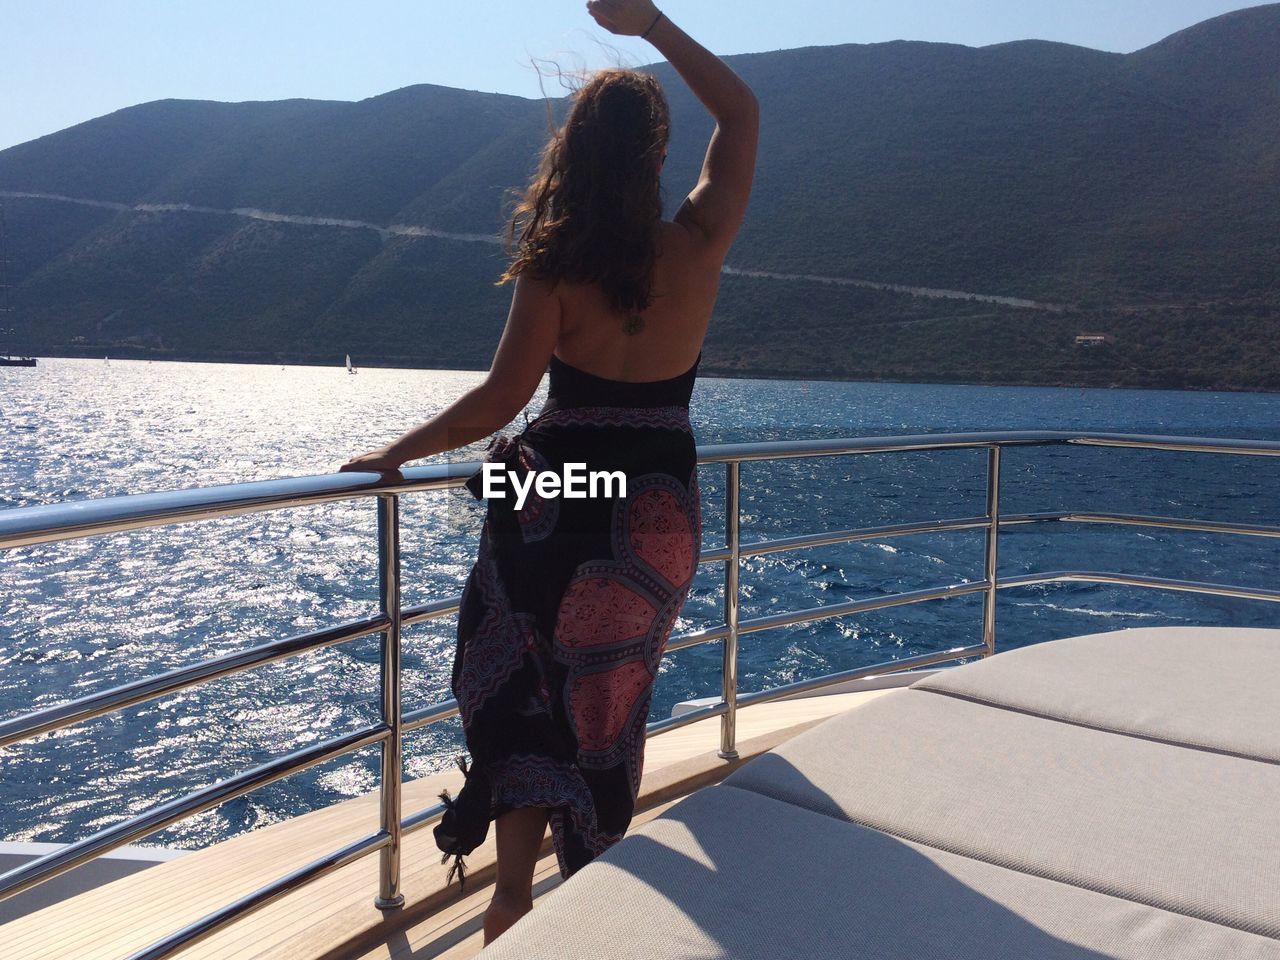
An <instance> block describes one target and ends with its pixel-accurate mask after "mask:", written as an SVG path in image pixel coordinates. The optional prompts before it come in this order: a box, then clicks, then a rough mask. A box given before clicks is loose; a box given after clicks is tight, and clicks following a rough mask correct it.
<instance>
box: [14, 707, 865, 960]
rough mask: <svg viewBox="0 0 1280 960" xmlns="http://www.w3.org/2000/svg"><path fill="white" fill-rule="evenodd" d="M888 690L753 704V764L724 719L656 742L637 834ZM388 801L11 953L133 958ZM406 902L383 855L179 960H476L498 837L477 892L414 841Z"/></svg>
mask: <svg viewBox="0 0 1280 960" xmlns="http://www.w3.org/2000/svg"><path fill="white" fill-rule="evenodd" d="M886 692H888V691H887V690H864V691H859V692H851V693H833V694H828V695H825V696H813V697H807V698H801V699H793V700H782V701H776V702H772V703H764V704H759V705H756V706H752V707H747V708H743V709H742V710H740V711H739V713H738V720H737V727H738V751H739V759H738V760H734V761H726V760H722V759H720V758H719V757H718V756H717V754H716V750H717V747H718V745H719V738H720V721H719V719H718V718H714V717H713V718H710V719H706V720H702V721H699V722H697V723H693V724H690V725H688V726H686V727H682V728H679V729H676V730H672V731H670V732H668V733H664V734H662V735H661V736H658V737H655V738H653V739H652V740H651V741H650V742H649V744H648V746H647V748H646V758H645V772H644V780H643V783H642V785H641V792H640V798H639V802H638V804H637V814H636V817H635V820H634V825H636V826H638V825H640V824H642V823H645V822H648V821H649V820H650V819H652V818H653V817H656V816H657V815H658V814H660V813H661V812H662V811H663V810H665V809H666V808H667V807H668V806H670V805H671V804H672V803H673V802H675V800H677V799H678V798H679V797H681V796H683V795H684V794H686V793H688V792H690V791H691V790H694V789H697V788H698V787H700V786H705V785H707V784H710V783H714V782H717V781H718V780H720V779H722V778H723V777H725V776H727V775H728V774H729V773H731V772H732V771H733V770H734V769H736V768H737V767H739V766H741V764H742V763H743V762H745V761H746V760H748V759H750V758H751V757H753V756H756V755H758V754H760V753H762V752H764V751H766V750H769V749H772V748H773V747H775V746H777V745H778V744H779V743H782V742H783V741H785V740H787V739H789V738H790V737H792V736H794V735H795V734H797V733H800V732H801V731H803V730H805V729H807V728H808V727H811V726H813V725H814V724H816V723H818V722H820V721H822V720H824V719H826V718H828V717H831V716H834V715H835V714H838V713H842V712H844V711H845V710H849V709H851V708H853V707H855V706H858V705H860V704H862V703H865V702H867V701H868V700H871V699H874V698H876V697H878V696H880V695H882V694H883V693H886ZM461 783H462V774H461V772H459V771H451V772H449V773H444V774H440V775H437V776H431V777H424V778H422V779H419V780H415V781H411V782H408V783H406V784H405V785H404V797H405V810H406V811H414V810H419V809H423V808H425V807H428V806H430V805H432V804H433V803H435V802H436V799H437V794H438V793H439V791H440V790H441V789H442V788H443V787H449V788H450V790H456V789H458V788H459V787H460V786H461ZM377 804H378V798H377V796H376V794H370V795H367V796H363V797H358V798H355V799H352V800H348V801H345V802H343V803H340V804H335V805H334V806H332V807H328V808H325V809H323V810H317V811H314V812H312V813H308V814H305V815H303V816H300V817H295V818H292V819H290V820H287V821H284V822H282V823H277V824H273V825H271V826H268V827H264V828H263V829H261V830H256V831H254V832H252V833H249V834H245V835H242V836H239V837H235V838H232V839H230V840H226V841H224V842H222V843H218V844H216V845H214V846H212V847H209V848H207V849H204V850H200V851H197V852H194V853H191V854H188V855H186V856H182V857H179V858H177V859H175V860H172V861H169V862H166V863H161V864H159V865H157V866H154V867H150V868H148V869H146V870H142V871H141V872H139V873H136V874H133V875H131V876H128V877H124V878H122V879H119V880H116V881H114V882H112V883H109V884H106V885H105V886H102V887H98V888H95V889H92V890H89V891H86V892H84V893H81V894H79V895H77V896H75V897H72V898H70V899H67V900H64V901H61V902H59V903H55V904H52V905H50V906H47V907H44V908H43V909H40V910H37V911H35V912H34V913H30V914H27V915H26V916H24V917H20V918H18V919H16V920H13V921H11V922H10V923H7V924H4V925H3V926H0V945H2V946H0V956H3V957H4V958H6V960H7V958H14V960H17V958H21V960H65V958H68V957H74V958H76V960H121V958H124V957H128V956H131V955H132V954H134V953H136V952H137V951H140V950H143V949H145V948H146V947H147V946H148V945H149V944H151V943H153V942H155V941H156V940H158V939H159V938H161V937H163V936H164V935H166V934H168V933H171V932H172V931H174V930H177V929H179V928H181V927H183V926H185V925H186V924H188V923H191V922H193V921H195V920H197V919H199V918H200V917H202V916H204V915H205V914H207V913H209V912H211V911H212V910H214V909H217V908H218V907H220V906H222V905H223V904H226V903H228V902H230V901H232V900H235V899H236V898H238V897H241V896H244V895H245V894H248V893H250V892H251V891H253V890H255V889H256V888H258V887H260V886H262V885H264V884H266V883H267V882H269V881H271V880H272V879H274V878H276V877H278V876H281V875H282V874H285V873H287V872H288V871H290V870H292V869H294V868H296V867H299V866H302V865H303V864H305V863H307V862H309V861H311V860H313V859H315V858H316V857H319V856H321V855H323V854H324V853H325V852H327V851H329V850H332V849H334V848H336V847H338V846H340V845H342V844H344V843H347V842H350V841H352V840H355V839H357V838H358V837H360V836H361V835H363V834H364V833H366V832H367V831H368V829H369V826H370V824H376V823H377V818H378V806H377ZM402 864H403V866H402V871H403V873H402V885H401V889H402V891H403V893H404V896H405V906H404V908H403V909H401V910H397V911H391V912H388V913H385V914H384V913H383V912H382V911H380V910H378V909H377V908H376V907H375V906H374V903H373V899H374V894H375V892H376V890H377V888H378V858H377V856H376V855H373V856H367V857H365V858H363V859H361V860H359V861H357V862H356V863H352V864H350V865H348V866H346V867H344V868H342V869H340V870H337V871H335V872H333V873H332V874H330V875H328V876H326V877H324V878H322V879H321V880H319V881H317V882H315V883H313V884H311V885H310V886H308V887H306V888H305V889H302V890H299V891H296V892H294V893H291V894H288V895H286V896H284V897H281V898H280V899H278V900H276V901H275V902H273V903H270V904H268V905H267V906H265V907H263V908H261V909H259V910H257V911H255V912H254V913H251V914H249V915H248V916H247V917H245V918H243V919H242V920H241V921H239V922H238V923H233V924H231V925H229V926H228V927H226V928H224V929H222V930H219V931H217V932H216V933H214V934H213V935H211V936H209V937H208V938H207V939H205V940H203V941H200V942H198V943H196V944H193V945H192V946H190V947H188V948H187V949H185V950H183V951H182V952H180V953H179V954H177V956H180V957H182V958H184V960H195V958H202V960H203V958H209V960H213V958H217V960H249V958H268V957H270V958H285V957H288V958H291V960H300V958H307V960H311V958H315V960H340V958H341V960H347V958H361V960H386V958H393V957H394V958H401V960H403V958H410V957H412V958H414V960H427V958H431V957H442V958H443V957H447V958H450V960H458V958H463V957H471V956H474V955H475V954H476V953H477V952H478V951H479V950H480V947H481V940H482V936H481V932H480V929H481V928H480V924H481V916H482V914H483V911H484V908H485V906H486V905H487V903H488V897H489V893H490V890H491V884H492V876H493V868H494V850H493V842H492V834H491V835H490V840H489V841H488V842H486V843H485V844H484V845H483V846H481V847H480V848H478V849H477V850H475V851H474V852H473V853H472V855H471V856H469V857H468V858H467V864H468V868H469V871H468V877H467V892H466V895H465V896H463V897H460V896H459V893H458V886H457V883H456V881H455V883H454V884H453V885H452V886H451V887H450V888H449V889H445V888H444V886H443V881H444V876H445V872H446V867H444V866H442V865H441V863H440V854H439V851H438V850H437V848H436V846H435V842H434V839H433V837H432V835H431V831H430V829H422V830H418V831H415V832H413V833H410V834H407V835H406V836H405V838H404V844H403V854H402ZM559 882H560V875H559V871H558V869H557V866H556V859H555V854H554V852H553V851H551V849H550V839H549V837H548V839H547V840H546V841H544V851H543V856H542V858H541V859H540V861H539V863H538V867H537V872H536V878H535V884H536V886H535V895H541V894H543V893H546V892H547V891H549V890H551V889H553V888H554V887H555V886H556V885H557V884H558V883H559Z"/></svg>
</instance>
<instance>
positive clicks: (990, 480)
mask: <svg viewBox="0 0 1280 960" xmlns="http://www.w3.org/2000/svg"><path fill="white" fill-rule="evenodd" d="M999 543H1000V446H999V444H996V445H995V446H993V447H991V448H990V449H989V450H988V451H987V556H986V563H985V564H984V566H983V576H984V578H985V579H986V581H987V592H986V593H985V594H984V595H983V601H982V643H983V646H985V647H986V648H987V650H986V653H984V654H983V656H984V657H989V656H991V655H992V654H993V653H995V652H996V587H997V583H996V562H997V557H998V547H999Z"/></svg>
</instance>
